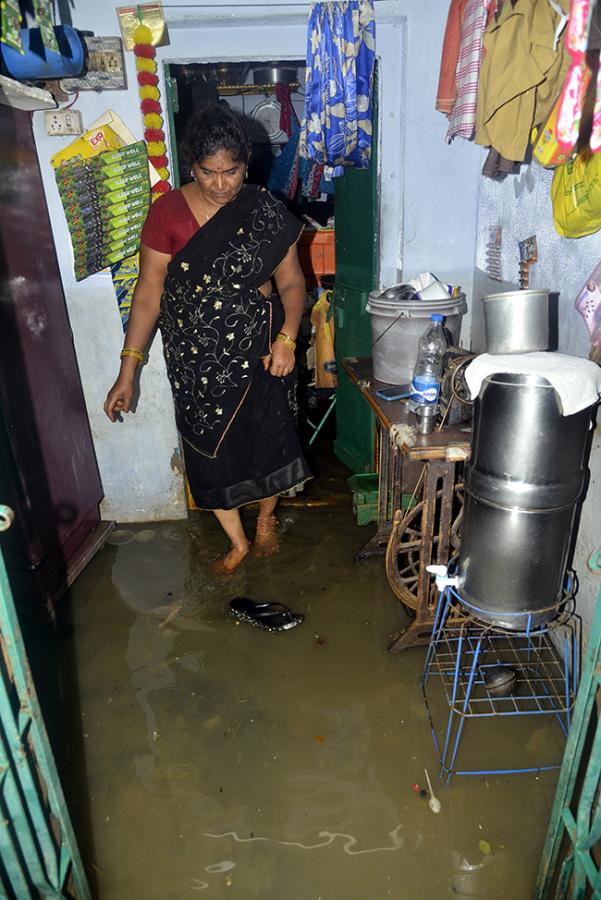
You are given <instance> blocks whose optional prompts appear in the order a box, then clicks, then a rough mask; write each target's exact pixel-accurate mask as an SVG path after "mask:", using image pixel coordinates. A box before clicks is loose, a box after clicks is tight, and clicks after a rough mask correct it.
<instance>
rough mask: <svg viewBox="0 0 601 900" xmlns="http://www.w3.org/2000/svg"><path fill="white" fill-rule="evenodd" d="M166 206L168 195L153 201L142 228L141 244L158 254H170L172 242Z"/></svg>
mask: <svg viewBox="0 0 601 900" xmlns="http://www.w3.org/2000/svg"><path fill="white" fill-rule="evenodd" d="M168 205H169V195H168V194H166V195H165V196H163V197H159V199H158V200H155V202H154V203H153V204H152V206H151V207H150V209H149V210H148V215H147V216H146V221H145V222H144V225H143V226H142V238H141V241H142V243H143V244H145V245H146V246H147V247H150V249H151V250H157V251H158V252H159V253H172V243H173V242H172V238H171V235H170V233H169V230H170V229H169V218H170V217H169V215H168V214H167V213H168V210H167V206H168Z"/></svg>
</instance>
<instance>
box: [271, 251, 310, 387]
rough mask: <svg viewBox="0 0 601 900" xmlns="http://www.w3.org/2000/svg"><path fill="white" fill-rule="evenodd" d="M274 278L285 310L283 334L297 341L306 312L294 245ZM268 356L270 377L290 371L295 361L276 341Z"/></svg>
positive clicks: (292, 351)
mask: <svg viewBox="0 0 601 900" xmlns="http://www.w3.org/2000/svg"><path fill="white" fill-rule="evenodd" d="M274 278H275V283H276V286H277V289H278V294H279V295H280V299H281V301H282V306H283V307H284V314H285V320H284V324H283V325H282V331H283V333H284V334H287V335H288V337H291V338H292V339H293V340H296V337H297V335H298V330H299V328H300V323H301V319H302V317H303V312H304V310H305V295H306V285H305V276H304V275H303V270H302V269H301V267H300V262H299V260H298V252H297V249H296V244H294V246H292V247H291V248H290V250H289V251H288V253H287V254H286V256H285V257H284V259H283V260H282V262H281V263H280V265H279V266H278V268H277V270H276V272H275V275H274ZM271 354H272V356H271V364H270V365H269V371H270V372H271V374H272V375H276V376H280V377H281V376H283V375H288V374H289V373H290V372H292V370H293V368H294V363H295V358H294V350H293V349H292V347H291V346H290V345H289V344H285V343H284V342H283V341H277V340H275V341H274V342H273V344H272V345H271Z"/></svg>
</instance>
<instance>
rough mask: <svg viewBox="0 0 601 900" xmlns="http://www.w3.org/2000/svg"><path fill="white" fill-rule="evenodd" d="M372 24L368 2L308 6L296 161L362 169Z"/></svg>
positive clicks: (367, 150) (368, 123) (367, 146)
mask: <svg viewBox="0 0 601 900" xmlns="http://www.w3.org/2000/svg"><path fill="white" fill-rule="evenodd" d="M375 38H376V23H375V17H374V6H373V0H344V2H324V3H314V4H313V6H312V7H311V14H310V16H309V26H308V35H307V77H306V94H305V119H304V121H303V126H302V132H301V138H300V148H299V150H300V156H301V157H303V158H304V159H314V160H315V161H316V162H318V163H321V164H322V165H324V166H327V167H335V171H334V172H333V173H332V174H334V175H336V174H341V173H342V168H338V167H343V166H354V167H356V168H359V169H365V168H367V167H368V166H369V160H370V157H371V138H372V99H373V81H374V63H375V56H376V54H375Z"/></svg>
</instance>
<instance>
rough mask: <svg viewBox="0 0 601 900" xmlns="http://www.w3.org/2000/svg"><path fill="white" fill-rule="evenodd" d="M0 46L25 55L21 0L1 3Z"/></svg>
mask: <svg viewBox="0 0 601 900" xmlns="http://www.w3.org/2000/svg"><path fill="white" fill-rule="evenodd" d="M0 44H6V46H7V47H12V49H13V50H18V52H19V53H23V42H22V40H21V8H20V6H19V0H3V2H2V3H0Z"/></svg>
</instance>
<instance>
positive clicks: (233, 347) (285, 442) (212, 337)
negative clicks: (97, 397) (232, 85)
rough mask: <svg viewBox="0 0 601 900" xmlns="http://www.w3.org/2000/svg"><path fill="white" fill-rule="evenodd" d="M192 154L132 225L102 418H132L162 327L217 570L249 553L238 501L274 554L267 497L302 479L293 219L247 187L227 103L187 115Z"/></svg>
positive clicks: (239, 137) (190, 470) (296, 227)
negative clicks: (132, 246)
mask: <svg viewBox="0 0 601 900" xmlns="http://www.w3.org/2000/svg"><path fill="white" fill-rule="evenodd" d="M188 152H189V155H190V159H191V174H192V176H193V179H194V180H193V181H192V183H191V184H188V185H185V186H184V187H183V188H182V189H181V190H179V191H172V192H170V193H169V194H166V195H165V196H164V197H161V198H160V199H159V200H157V201H156V202H155V203H154V204H153V206H152V207H151V210H150V212H149V214H148V219H147V220H146V224H145V225H144V229H143V231H142V245H141V251H140V276H139V279H138V283H137V286H136V290H135V293H134V298H133V303H132V310H131V315H130V319H129V324H128V329H127V334H126V337H125V347H124V349H123V351H122V353H121V369H120V372H119V377H118V378H117V381H116V382H115V384H114V386H113V387H112V388H111V390H110V392H109V394H108V396H107V399H106V402H105V412H106V414H107V415H108V417H109V418H110V419H111V421H113V422H114V421H115V419H116V418H117V417H118V416H119V414H120V413H124V412H129V409H130V406H131V399H132V395H133V390H134V378H135V372H136V368H137V366H138V364H139V363H140V362H142V361H143V360H144V353H143V351H144V349H145V347H146V345H147V343H148V341H149V340H150V337H151V334H152V332H153V330H154V328H155V326H156V324H157V322H158V324H159V327H160V329H161V333H162V337H163V348H164V355H165V362H166V365H167V374H168V376H169V381H170V383H171V388H172V391H173V397H174V401H175V414H176V421H177V426H178V429H179V432H180V435H181V438H182V445H183V449H184V459H185V465H186V475H187V478H188V482H189V484H190V490H191V492H192V496H193V497H194V501H195V503H196V505H197V506H198V507H200V508H201V509H210V510H213V512H214V513H215V515H216V517H217V519H218V520H219V523H220V524H221V526H222V528H223V530H224V531H225V532H226V534H227V536H228V537H229V539H230V542H231V549H230V550H229V552H228V553H227V554H226V555H225V556H224V558H223V559H222V560H219V562H218V563H216V570H217V571H218V572H220V573H222V574H227V573H230V572H233V571H234V569H236V568H237V566H238V565H239V564H240V563H241V562H242V560H243V559H244V557H245V556H246V555H247V554H248V552H249V549H250V543H249V541H248V539H247V537H246V534H245V532H244V528H243V525H242V521H241V518H240V513H239V508H240V507H241V506H243V505H245V504H247V503H252V502H255V501H258V502H259V514H258V517H257V527H256V535H255V541H254V550H255V552H256V553H258V554H261V555H269V554H271V553H274V552H275V551H276V550H277V547H278V537H277V519H276V517H275V507H276V504H277V497H278V495H279V494H280V493H282V492H283V491H286V490H288V489H290V488H292V487H294V486H296V485H298V484H300V483H302V482H303V481H305V480H306V479H307V478H308V477H310V474H309V470H308V468H307V464H306V462H305V459H304V457H303V454H302V451H301V448H300V444H299V441H298V437H297V434H296V429H295V422H294V415H295V408H294V407H295V375H294V369H295V358H294V350H295V346H296V344H295V339H296V335H297V332H298V328H299V325H300V320H301V316H302V313H303V309H304V303H305V281H304V277H303V273H302V271H301V268H300V265H299V262H298V256H297V252H296V242H297V240H298V238H299V236H300V233H301V230H302V226H301V225H300V223H299V222H298V221H297V220H296V219H295V218H294V217H293V216H292V215H291V214H290V213H289V212H288V211H287V209H286V208H285V207H284V206H283V204H282V203H280V201H279V200H276V199H275V198H274V197H273V196H272V195H271V194H269V192H268V191H266V190H265V189H264V188H260V187H257V186H255V185H245V184H244V178H245V175H246V167H247V164H248V161H249V156H250V153H249V145H248V141H247V138H246V134H245V132H244V128H243V126H242V124H241V122H240V120H239V119H238V117H237V116H236V115H235V114H233V113H232V112H230V111H229V110H228V109H227V108H223V107H220V106H217V107H209V108H207V109H205V110H202V111H201V112H200V113H199V114H198V115H197V116H196V117H195V119H194V120H193V122H192V123H191V125H190V128H189V132H188ZM272 278H273V280H274V281H275V285H276V288H277V295H276V294H274V293H272Z"/></svg>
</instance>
